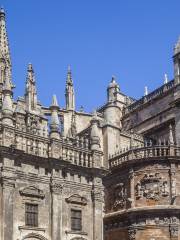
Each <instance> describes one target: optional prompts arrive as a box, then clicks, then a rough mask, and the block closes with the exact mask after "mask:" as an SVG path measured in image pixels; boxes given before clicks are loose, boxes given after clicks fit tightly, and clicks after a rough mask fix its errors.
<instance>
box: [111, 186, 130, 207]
mask: <svg viewBox="0 0 180 240" xmlns="http://www.w3.org/2000/svg"><path fill="white" fill-rule="evenodd" d="M126 199H127V190H126V188H125V185H124V183H119V184H117V185H116V186H115V188H114V202H113V206H112V207H113V209H114V210H118V209H123V208H124V207H125V205H126Z"/></svg>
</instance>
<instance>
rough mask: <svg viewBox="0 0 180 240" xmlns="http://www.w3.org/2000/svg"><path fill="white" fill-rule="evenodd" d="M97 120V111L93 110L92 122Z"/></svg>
mask: <svg viewBox="0 0 180 240" xmlns="http://www.w3.org/2000/svg"><path fill="white" fill-rule="evenodd" d="M97 119H98V117H97V111H96V110H94V111H93V120H97Z"/></svg>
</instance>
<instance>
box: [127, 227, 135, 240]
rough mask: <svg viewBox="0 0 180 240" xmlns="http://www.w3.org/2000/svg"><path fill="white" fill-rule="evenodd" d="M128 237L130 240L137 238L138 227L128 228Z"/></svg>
mask: <svg viewBox="0 0 180 240" xmlns="http://www.w3.org/2000/svg"><path fill="white" fill-rule="evenodd" d="M128 238H129V240H135V239H136V229H134V228H130V229H128Z"/></svg>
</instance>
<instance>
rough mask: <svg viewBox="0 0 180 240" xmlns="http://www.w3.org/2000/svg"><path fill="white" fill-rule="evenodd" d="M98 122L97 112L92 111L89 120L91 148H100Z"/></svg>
mask: <svg viewBox="0 0 180 240" xmlns="http://www.w3.org/2000/svg"><path fill="white" fill-rule="evenodd" d="M98 123H99V120H98V117H97V112H96V111H94V113H93V117H92V120H91V132H90V140H91V141H90V143H91V150H99V148H100V138H99V131H98Z"/></svg>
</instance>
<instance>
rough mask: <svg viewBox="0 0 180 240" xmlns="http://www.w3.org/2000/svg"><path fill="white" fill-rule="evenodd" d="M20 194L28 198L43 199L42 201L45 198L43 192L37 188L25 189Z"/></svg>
mask: <svg viewBox="0 0 180 240" xmlns="http://www.w3.org/2000/svg"><path fill="white" fill-rule="evenodd" d="M19 192H20V194H21V195H22V196H26V197H33V198H41V199H43V198H44V197H45V195H44V193H43V191H42V190H40V189H39V188H37V187H35V186H29V187H25V188H23V189H22V190H20V191H19Z"/></svg>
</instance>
